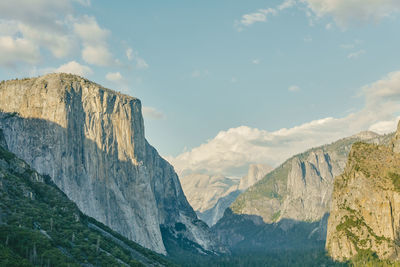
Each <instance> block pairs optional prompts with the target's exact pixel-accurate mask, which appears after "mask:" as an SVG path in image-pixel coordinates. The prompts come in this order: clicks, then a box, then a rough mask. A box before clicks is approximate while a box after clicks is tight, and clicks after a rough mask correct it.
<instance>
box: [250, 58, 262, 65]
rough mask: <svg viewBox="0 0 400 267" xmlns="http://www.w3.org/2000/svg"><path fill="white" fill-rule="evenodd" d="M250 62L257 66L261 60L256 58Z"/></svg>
mask: <svg viewBox="0 0 400 267" xmlns="http://www.w3.org/2000/svg"><path fill="white" fill-rule="evenodd" d="M251 62H252V63H253V64H256V65H258V64H260V62H261V60H260V59H258V58H256V59H253V60H252V61H251Z"/></svg>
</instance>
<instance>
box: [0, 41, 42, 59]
mask: <svg viewBox="0 0 400 267" xmlns="http://www.w3.org/2000/svg"><path fill="white" fill-rule="evenodd" d="M0 51H1V52H0V65H2V66H6V67H15V65H16V64H17V63H19V62H23V63H29V64H34V63H36V62H38V61H39V58H40V52H39V48H38V47H37V46H36V45H35V44H34V43H33V42H31V41H30V40H27V39H23V38H15V39H14V38H12V37H11V36H0Z"/></svg>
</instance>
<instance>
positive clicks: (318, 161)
mask: <svg viewBox="0 0 400 267" xmlns="http://www.w3.org/2000/svg"><path fill="white" fill-rule="evenodd" d="M390 138H391V136H379V135H377V134H375V133H372V132H362V133H360V134H357V135H354V136H351V137H348V138H344V139H341V140H339V141H336V142H334V143H332V144H329V145H324V146H321V147H317V148H313V149H310V150H308V151H306V152H304V153H302V154H298V155H295V156H293V157H292V158H290V159H288V160H287V161H285V162H284V163H283V164H282V165H280V166H279V167H277V168H276V169H274V170H273V171H272V172H270V173H269V174H267V175H266V176H265V177H264V178H263V179H262V180H260V181H259V182H257V183H256V184H254V185H253V186H251V187H250V188H249V189H248V190H247V191H245V192H244V193H243V194H241V195H240V196H239V197H238V198H237V199H236V200H235V202H234V203H233V204H232V205H231V208H232V210H233V212H234V213H236V214H248V215H258V216H261V217H262V218H263V220H264V222H265V223H273V222H278V221H280V220H282V219H292V220H296V221H309V222H315V221H319V220H321V219H322V218H323V216H324V215H325V214H327V213H329V209H330V203H331V195H332V190H333V181H334V177H336V176H337V175H339V174H341V173H342V172H343V170H344V168H345V166H346V161H347V157H348V153H349V151H350V149H351V146H352V144H353V143H355V142H357V141H366V142H370V143H388V142H389V140H390Z"/></svg>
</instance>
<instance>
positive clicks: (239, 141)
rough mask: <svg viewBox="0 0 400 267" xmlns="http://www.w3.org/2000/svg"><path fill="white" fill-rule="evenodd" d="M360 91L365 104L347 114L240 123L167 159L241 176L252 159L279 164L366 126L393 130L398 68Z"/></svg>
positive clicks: (399, 90) (186, 167) (187, 167)
mask: <svg viewBox="0 0 400 267" xmlns="http://www.w3.org/2000/svg"><path fill="white" fill-rule="evenodd" d="M362 95H363V96H364V97H365V106H364V108H363V109H361V110H359V111H358V112H353V113H351V114H349V115H347V116H345V117H342V118H333V117H328V118H324V119H320V120H315V121H311V122H308V123H304V124H301V125H299V126H295V127H293V128H289V129H286V128H283V129H280V130H276V131H265V130H260V129H255V128H250V127H247V126H240V127H237V128H232V129H229V130H227V131H221V132H219V133H218V134H217V136H216V137H214V138H213V139H211V140H209V141H207V142H206V143H204V144H202V145H200V146H198V147H195V148H193V149H191V150H190V151H186V152H183V153H182V154H180V155H178V156H177V157H168V160H169V161H170V162H171V163H172V164H173V165H174V167H175V169H176V170H177V171H178V173H180V174H183V175H185V174H188V173H193V172H203V173H208V174H215V173H222V174H224V175H233V176H240V175H242V174H243V173H245V171H246V170H247V167H248V165H249V164H252V163H267V164H270V165H274V166H276V165H277V164H279V163H281V162H283V161H284V160H285V159H287V158H288V157H290V156H292V155H293V154H296V153H300V152H303V151H305V150H306V149H309V148H311V147H316V146H319V145H323V144H326V143H330V142H332V141H335V140H337V139H339V138H343V137H347V136H350V135H353V134H356V133H358V132H360V131H363V130H367V129H370V130H375V131H378V132H379V133H387V132H390V131H394V130H395V125H396V120H397V119H398V118H397V115H396V114H397V113H398V112H399V111H400V71H398V72H393V73H390V74H389V75H387V76H386V77H384V78H383V79H381V80H379V81H377V82H375V83H373V84H370V85H367V86H365V87H363V88H362Z"/></svg>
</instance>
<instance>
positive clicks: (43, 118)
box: [0, 74, 223, 254]
mask: <svg viewBox="0 0 400 267" xmlns="http://www.w3.org/2000/svg"><path fill="white" fill-rule="evenodd" d="M0 128H2V129H3V131H4V135H5V139H6V141H7V144H8V147H9V149H10V151H11V152H13V153H15V154H16V155H17V156H18V157H20V158H22V159H23V160H25V161H26V162H27V163H28V164H30V165H31V166H32V167H33V168H35V169H36V170H37V171H38V172H39V173H40V174H43V175H49V176H50V177H51V178H52V179H53V181H54V183H55V184H56V185H57V186H58V187H59V188H60V189H61V190H62V191H63V192H64V193H65V194H66V195H67V196H68V198H70V199H71V200H72V201H74V202H75V203H76V204H77V206H78V207H79V209H80V210H81V211H82V212H83V213H85V214H87V215H89V216H91V217H93V218H95V219H96V220H98V221H100V222H102V223H104V224H105V225H107V226H109V227H110V228H111V229H113V230H115V231H117V232H119V233H120V234H122V235H123V236H126V237H127V238H129V239H131V240H133V241H135V242H137V243H139V244H141V245H142V246H144V247H147V248H149V249H151V250H154V251H156V252H158V253H162V254H166V253H167V251H166V248H165V246H164V242H163V241H164V240H163V234H162V231H161V229H160V228H162V229H163V233H168V235H169V236H172V237H176V238H178V237H179V238H180V239H184V240H187V241H188V242H189V243H190V242H192V243H193V244H196V250H200V251H201V252H203V253H217V252H219V251H221V250H223V249H222V248H221V247H219V246H218V244H217V243H216V242H214V241H213V238H212V236H211V235H210V233H209V231H208V227H207V226H206V224H205V223H203V222H202V221H200V220H198V219H197V216H196V214H195V212H194V211H193V209H192V207H191V206H190V205H189V203H188V202H187V200H186V197H185V195H184V194H183V191H182V189H181V185H180V182H179V180H178V176H177V175H176V173H175V171H174V169H173V167H172V166H171V165H170V164H169V163H168V162H166V161H165V160H164V159H163V158H161V157H160V156H159V154H158V153H157V151H156V150H155V149H154V148H153V147H152V146H151V145H150V144H149V143H148V142H147V141H146V139H145V133H144V124H143V118H142V113H141V102H140V100H138V99H136V98H133V97H130V96H127V95H123V94H120V93H117V92H114V91H112V90H109V89H106V88H103V87H102V86H100V85H98V84H95V83H93V82H90V81H88V80H86V79H83V78H81V77H78V76H74V75H68V74H49V75H45V76H42V77H38V78H32V79H23V80H12V81H5V82H4V81H3V82H1V83H0ZM177 225H179V226H181V225H184V227H177Z"/></svg>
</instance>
